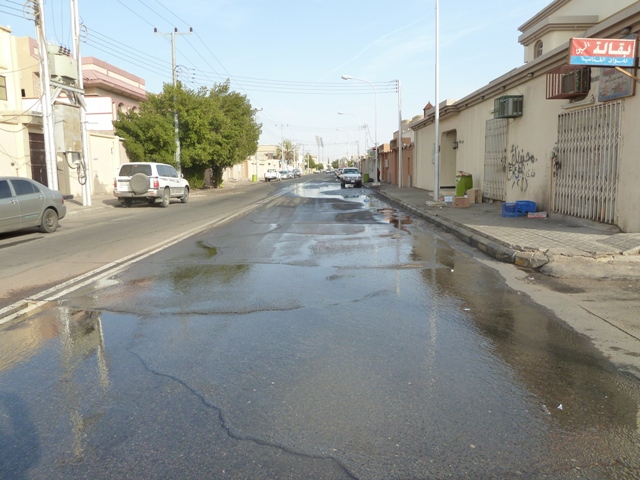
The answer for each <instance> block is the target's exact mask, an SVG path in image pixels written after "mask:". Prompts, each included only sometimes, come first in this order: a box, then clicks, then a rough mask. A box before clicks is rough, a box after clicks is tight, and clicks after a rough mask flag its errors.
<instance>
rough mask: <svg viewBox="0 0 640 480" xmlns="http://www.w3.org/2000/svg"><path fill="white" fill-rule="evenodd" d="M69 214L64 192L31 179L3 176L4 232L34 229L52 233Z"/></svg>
mask: <svg viewBox="0 0 640 480" xmlns="http://www.w3.org/2000/svg"><path fill="white" fill-rule="evenodd" d="M66 214H67V206H66V205H65V204H64V198H63V196H62V194H61V193H60V192H58V191H56V190H51V189H50V188H48V187H45V186H44V185H42V184H41V183H39V182H36V181H35V180H31V179H30V178H22V177H0V233H4V232H13V231H16V230H24V229H27V228H34V227H38V228H39V229H40V231H41V232H43V233H52V232H55V231H56V230H57V229H58V220H60V219H61V218H64V216H65V215H66Z"/></svg>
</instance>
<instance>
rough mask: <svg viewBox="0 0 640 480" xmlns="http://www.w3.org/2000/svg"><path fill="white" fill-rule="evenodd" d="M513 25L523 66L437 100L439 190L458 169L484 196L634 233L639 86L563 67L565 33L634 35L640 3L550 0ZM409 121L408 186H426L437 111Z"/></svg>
mask: <svg viewBox="0 0 640 480" xmlns="http://www.w3.org/2000/svg"><path fill="white" fill-rule="evenodd" d="M519 30H520V32H521V35H520V37H519V41H520V43H521V44H522V45H523V47H524V61H525V64H524V65H522V66H521V67H518V68H515V69H513V70H511V71H510V72H508V73H506V74H505V75H503V76H501V77H499V78H497V79H495V80H493V81H492V82H490V83H489V84H488V85H485V86H484V87H482V88H480V89H479V90H477V91H475V92H473V93H471V94H469V95H467V96H466V97H464V98H462V99H460V100H457V101H451V100H445V101H443V102H442V103H441V104H440V106H439V111H440V120H439V132H440V134H439V143H440V159H439V164H440V171H439V178H440V186H441V187H448V186H455V182H456V173H457V172H458V171H465V172H467V173H470V174H471V175H472V177H473V183H474V186H476V187H478V188H480V189H482V191H483V196H484V198H485V199H490V200H496V201H507V202H514V201H516V200H531V201H535V202H536V204H537V206H538V210H547V211H549V212H551V214H552V213H553V212H556V213H561V214H565V215H571V216H575V217H578V218H585V219H589V220H595V221H599V222H602V223H607V224H613V225H617V226H619V227H620V229H621V230H622V231H624V232H640V215H638V213H637V208H636V205H638V204H639V203H640V189H638V188H637V185H636V183H637V182H636V180H635V179H637V178H640V162H638V161H637V159H636V153H635V152H637V151H638V150H639V149H640V137H639V136H638V135H636V134H635V132H634V130H635V125H636V123H637V122H638V120H639V118H638V117H639V115H640V104H639V103H638V100H637V97H636V95H635V89H636V83H637V82H636V80H635V79H634V78H632V77H630V76H628V75H626V74H625V73H623V72H621V71H620V70H616V69H615V68H595V67H589V66H586V67H585V66H577V65H569V45H570V39H571V38H600V39H612V40H613V39H622V38H629V36H633V37H632V38H635V35H637V34H638V32H639V31H640V2H637V1H631V0H613V1H610V2H596V1H587V0H580V1H578V0H555V1H553V2H552V3H550V4H549V5H548V6H547V7H546V8H545V9H543V10H542V11H540V12H539V13H538V14H537V15H536V16H534V17H533V18H531V19H530V20H529V21H527V22H526V23H525V24H523V25H522V26H521V27H520V28H519ZM636 55H637V54H636ZM636 63H637V58H636ZM626 72H627V73H630V74H631V75H633V76H635V75H636V69H635V68H633V69H626ZM410 127H411V129H412V130H414V132H415V155H414V159H413V173H414V178H415V183H414V186H416V187H418V188H424V189H426V190H431V191H432V190H433V188H434V161H433V160H434V155H433V153H434V145H435V138H434V137H435V107H431V108H429V109H425V112H424V116H423V117H422V118H418V119H415V120H413V121H412V122H411V125H410Z"/></svg>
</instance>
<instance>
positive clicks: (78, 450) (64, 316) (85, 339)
mask: <svg viewBox="0 0 640 480" xmlns="http://www.w3.org/2000/svg"><path fill="white" fill-rule="evenodd" d="M59 319H60V322H61V327H62V328H61V331H60V337H61V341H62V350H61V363H62V374H61V377H60V383H59V385H60V388H61V390H63V391H64V393H65V395H66V397H67V403H66V405H67V407H68V409H69V416H70V419H71V429H72V432H73V446H72V448H73V456H74V459H75V461H80V460H82V458H83V455H84V444H83V440H84V439H86V438H87V433H88V432H87V430H88V429H90V428H91V427H92V426H93V425H95V424H96V423H97V422H98V420H99V419H100V418H101V417H102V416H103V415H104V405H103V403H104V402H100V401H96V395H97V396H98V397H100V398H104V396H105V395H106V394H107V392H108V389H109V370H108V367H107V362H106V358H105V345H104V334H103V331H102V322H101V317H100V313H99V312H94V311H83V310H80V311H71V310H69V309H67V308H65V307H61V308H60V317H59ZM94 369H95V370H94ZM92 370H93V372H92Z"/></svg>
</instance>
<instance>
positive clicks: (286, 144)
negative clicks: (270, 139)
mask: <svg viewBox="0 0 640 480" xmlns="http://www.w3.org/2000/svg"><path fill="white" fill-rule="evenodd" d="M283 151H284V160H285V162H287V163H289V162H293V160H294V159H295V151H296V145H294V143H293V141H291V140H289V139H286V138H285V139H284V140H282V143H281V144H280V145H278V146H277V147H276V157H278V159H280V160H281V159H282V158H283V155H282V152H283Z"/></svg>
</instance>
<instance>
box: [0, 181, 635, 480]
mask: <svg viewBox="0 0 640 480" xmlns="http://www.w3.org/2000/svg"><path fill="white" fill-rule="evenodd" d="M321 180H322V181H315V182H309V183H299V184H296V185H292V184H290V183H289V184H284V185H283V186H282V188H283V189H284V190H283V192H286V193H285V194H284V195H282V196H279V197H276V198H274V199H272V201H271V202H270V203H268V204H266V205H265V206H264V207H263V208H260V209H259V210H256V211H254V212H252V213H250V214H248V215H247V216H245V217H243V218H241V219H239V220H238V221H236V222H235V223H233V224H230V225H227V226H225V227H219V228H216V229H213V230H211V231H208V232H205V233H203V234H200V235H198V236H197V237H194V238H192V239H188V240H186V241H184V242H181V243H179V244H177V245H174V246H172V247H170V248H168V249H166V250H164V251H163V252H161V253H159V254H156V255H154V256H152V257H149V258H147V259H145V260H143V261H142V262H140V263H138V264H137V265H135V266H134V267H133V268H131V269H130V270H128V271H127V272H125V273H122V274H119V275H117V276H114V277H112V278H109V279H106V280H102V281H100V282H98V283H96V284H94V285H91V286H89V287H86V288H85V289H83V290H80V291H77V292H75V293H74V294H71V295H69V296H67V297H66V298H64V299H62V300H61V301H60V302H59V304H57V305H55V306H53V307H52V308H51V309H49V310H46V311H44V312H42V313H40V314H38V315H35V316H33V317H32V318H30V319H27V320H25V321H22V322H20V323H14V324H10V325H5V326H3V328H2V329H1V330H0V478H2V479H5V478H6V479H9V478H11V479H14V478H18V479H20V478H25V479H27V478H28V479H31V478H38V479H39V478H49V479H50V478H336V479H337V478H362V479H383V478H390V479H407V478H424V479H440V478H478V479H485V478H505V479H510V478H552V479H565V478H593V479H607V478H620V479H623V478H625V479H626V478H638V477H639V476H640V454H639V452H640V444H639V440H640V434H639V431H638V422H639V414H638V401H639V400H640V389H639V388H638V383H637V381H636V380H635V379H633V378H631V377H627V376H625V375H621V374H619V373H618V372H616V370H615V369H614V368H613V367H612V366H611V365H610V363H609V362H608V361H607V360H606V358H604V357H603V356H602V355H601V354H599V353H598V352H597V351H596V350H595V349H594V348H593V347H592V346H591V345H590V344H589V343H588V342H587V341H586V339H584V338H583V337H581V336H579V335H577V334H576V333H575V332H573V331H572V330H571V329H569V328H568V327H566V326H564V325H563V324H561V323H560V322H558V321H557V320H556V319H554V318H553V317H552V316H551V315H550V314H549V313H548V312H545V311H544V310H543V309H541V308H540V307H539V306H537V305H535V304H533V303H532V302H530V301H529V300H528V299H527V298H526V296H525V295H522V294H520V293H519V292H516V291H513V290H510V289H509V288H507V287H506V286H505V285H504V283H503V281H502V279H501V278H500V277H499V275H498V274H497V273H496V272H495V271H493V270H491V269H488V268H487V267H485V266H483V265H481V264H480V263H478V262H476V261H474V260H473V259H472V258H470V257H469V256H468V255H467V254H465V253H463V252H460V251H457V250H455V249H453V248H452V247H451V245H450V244H449V243H448V242H447V239H446V238H445V237H443V236H442V234H441V233H440V232H438V231H437V230H434V229H433V227H431V226H429V225H426V224H423V223H422V222H420V221H417V220H414V219H412V218H410V217H408V216H407V215H404V214H403V213H402V212H399V211H397V210H395V209H393V208H391V207H389V206H388V205H385V204H384V203H381V202H380V201H379V200H377V199H376V198H375V197H371V196H368V195H367V194H368V193H370V192H369V191H368V190H366V189H364V190H360V189H345V190H341V189H340V188H339V184H337V183H336V182H335V181H333V180H329V179H321Z"/></svg>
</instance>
